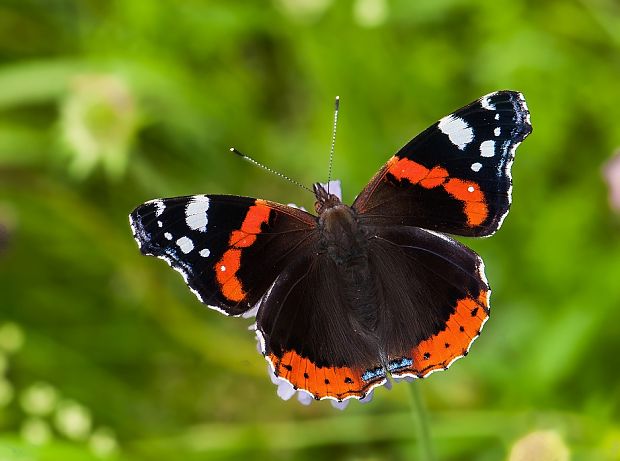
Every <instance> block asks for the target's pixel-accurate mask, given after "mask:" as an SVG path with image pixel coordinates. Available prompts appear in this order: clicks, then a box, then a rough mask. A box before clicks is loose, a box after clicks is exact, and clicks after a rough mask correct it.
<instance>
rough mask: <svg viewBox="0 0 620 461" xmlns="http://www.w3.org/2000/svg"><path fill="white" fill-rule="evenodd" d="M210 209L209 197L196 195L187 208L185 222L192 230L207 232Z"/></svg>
mask: <svg viewBox="0 0 620 461" xmlns="http://www.w3.org/2000/svg"><path fill="white" fill-rule="evenodd" d="M208 209H209V197H207V196H206V195H196V196H194V197H192V200H191V201H190V202H189V203H188V204H187V206H186V207H185V222H186V223H187V225H188V226H189V228H190V229H193V230H198V231H200V232H206V231H207V223H208V222H209V218H208V217H207V210H208Z"/></svg>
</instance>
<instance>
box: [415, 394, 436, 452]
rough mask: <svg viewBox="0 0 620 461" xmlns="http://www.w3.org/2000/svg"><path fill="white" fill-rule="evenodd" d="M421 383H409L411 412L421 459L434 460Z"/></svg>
mask: <svg viewBox="0 0 620 461" xmlns="http://www.w3.org/2000/svg"><path fill="white" fill-rule="evenodd" d="M419 385H420V384H419V383H417V382H413V383H409V389H410V394H411V410H412V411H411V413H412V415H413V419H414V420H415V426H416V432H417V439H418V447H419V452H420V461H434V460H435V455H434V454H433V445H432V441H431V433H430V427H429V424H428V415H427V413H426V407H425V406H424V401H423V400H422V395H421V394H420V391H419V389H418V387H419Z"/></svg>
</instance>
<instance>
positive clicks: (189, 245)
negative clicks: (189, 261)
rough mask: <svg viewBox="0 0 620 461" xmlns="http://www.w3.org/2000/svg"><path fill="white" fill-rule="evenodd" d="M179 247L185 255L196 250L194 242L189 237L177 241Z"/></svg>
mask: <svg viewBox="0 0 620 461" xmlns="http://www.w3.org/2000/svg"><path fill="white" fill-rule="evenodd" d="M177 245H179V248H180V249H181V251H182V252H183V253H185V254H187V253H189V252H190V251H192V250H193V249H194V242H192V240H191V239H189V238H188V237H181V238H180V239H177Z"/></svg>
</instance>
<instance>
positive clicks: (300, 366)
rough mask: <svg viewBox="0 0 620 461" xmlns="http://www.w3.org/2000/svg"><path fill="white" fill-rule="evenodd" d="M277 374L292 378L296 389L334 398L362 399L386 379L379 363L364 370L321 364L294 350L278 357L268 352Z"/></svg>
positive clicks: (320, 397)
mask: <svg viewBox="0 0 620 461" xmlns="http://www.w3.org/2000/svg"><path fill="white" fill-rule="evenodd" d="M267 358H268V359H269V361H270V362H271V364H272V365H273V369H274V371H275V374H276V376H278V377H280V378H284V379H286V380H287V381H289V382H290V383H291V384H292V385H293V386H294V387H295V388H296V389H304V390H306V391H308V392H310V393H311V394H312V395H313V396H314V398H315V399H322V398H325V397H331V398H334V399H338V400H343V399H345V398H347V397H357V398H363V397H364V396H365V395H366V393H367V392H368V391H370V389H372V388H373V387H375V386H377V385H380V384H382V383H383V382H385V372H384V371H383V369H382V368H380V367H379V366H378V365H377V367H376V368H374V369H370V370H366V371H365V370H363V369H353V368H347V367H318V366H316V365H315V364H314V363H313V362H311V361H310V360H309V359H306V358H303V357H301V356H300V355H299V354H297V353H296V352H295V351H288V352H285V353H284V355H283V356H282V357H281V358H279V357H277V356H276V355H274V354H269V355H267Z"/></svg>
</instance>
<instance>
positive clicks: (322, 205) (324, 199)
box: [312, 182, 342, 215]
mask: <svg viewBox="0 0 620 461" xmlns="http://www.w3.org/2000/svg"><path fill="white" fill-rule="evenodd" d="M312 189H313V190H314V196H315V197H316V202H314V209H315V210H316V212H317V214H319V215H320V214H322V213H323V212H324V211H325V210H327V209H329V208H333V207H335V206H336V205H340V204H342V202H341V201H340V199H339V198H338V196H337V195H334V194H330V193H329V192H327V190H326V189H325V187H324V186H323V185H322V184H321V183H318V182H317V183H315V184H313V186H312Z"/></svg>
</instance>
